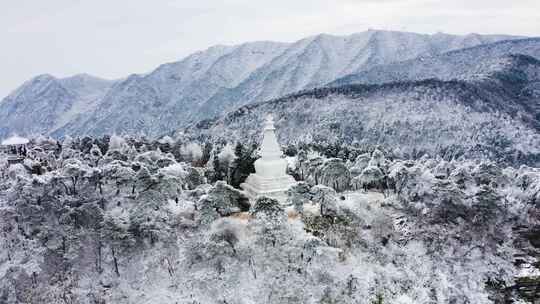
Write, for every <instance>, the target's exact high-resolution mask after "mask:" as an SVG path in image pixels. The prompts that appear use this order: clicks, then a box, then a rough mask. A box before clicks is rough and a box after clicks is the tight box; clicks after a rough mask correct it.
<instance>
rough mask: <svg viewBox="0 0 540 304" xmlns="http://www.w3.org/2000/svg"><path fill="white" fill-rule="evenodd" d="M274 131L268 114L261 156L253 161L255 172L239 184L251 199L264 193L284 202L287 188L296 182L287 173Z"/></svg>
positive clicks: (272, 121)
mask: <svg viewBox="0 0 540 304" xmlns="http://www.w3.org/2000/svg"><path fill="white" fill-rule="evenodd" d="M274 131H275V128H274V120H273V118H272V116H268V117H267V119H266V122H265V124H264V134H263V140H262V143H261V158H259V159H258V160H256V161H255V173H253V174H250V175H249V176H248V178H247V179H246V181H245V183H243V184H241V185H240V187H242V189H244V190H245V192H246V193H247V195H248V196H249V197H250V198H251V199H255V198H257V197H258V196H263V195H264V196H268V197H271V198H275V199H277V200H279V201H280V202H284V201H285V199H286V191H287V189H289V187H290V186H292V185H293V184H295V183H296V181H295V180H294V178H293V177H292V176H290V175H288V174H287V161H286V160H285V159H284V158H283V157H282V156H283V152H282V151H281V148H280V146H279V144H278V141H277V138H276V134H275V132H274Z"/></svg>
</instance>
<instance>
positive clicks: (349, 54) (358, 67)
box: [194, 31, 509, 118]
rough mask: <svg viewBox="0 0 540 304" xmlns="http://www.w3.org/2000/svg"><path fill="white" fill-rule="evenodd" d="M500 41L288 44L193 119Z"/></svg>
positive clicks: (354, 39)
mask: <svg viewBox="0 0 540 304" xmlns="http://www.w3.org/2000/svg"><path fill="white" fill-rule="evenodd" d="M508 38H509V37H504V36H480V35H474V34H471V35H467V36H452V35H446V34H435V35H420V34H413V33H404V32H392V31H367V32H363V33H358V34H353V35H350V36H346V37H339V36H331V35H318V36H315V37H310V38H306V39H303V40H300V41H298V42H296V43H294V44H292V45H291V46H290V47H289V48H288V49H287V50H286V51H285V52H284V53H283V54H281V55H280V56H278V57H277V58H276V59H275V60H273V61H272V62H270V63H269V64H267V65H265V66H263V67H261V68H260V69H258V70H256V71H255V72H254V73H253V74H252V75H251V76H250V77H249V78H248V79H247V80H246V81H244V82H243V83H241V84H240V85H239V86H237V87H235V88H233V89H229V90H223V91H221V92H220V94H216V95H215V96H213V97H212V98H211V99H210V100H209V101H208V102H207V103H206V104H205V105H204V106H203V107H201V109H200V110H199V111H198V112H197V114H196V115H195V116H194V117H195V118H204V117H210V116H213V115H216V114H220V113H222V111H223V109H224V108H225V109H227V110H232V109H233V108H236V107H237V106H239V105H241V104H247V103H251V102H258V101H263V100H268V99H271V98H276V97H279V96H283V95H286V94H290V93H293V92H297V91H299V90H304V89H311V88H316V87H319V86H321V85H323V84H325V83H328V82H330V81H332V79H337V78H340V77H342V76H344V75H347V74H350V73H352V72H353V71H364V70H367V69H369V68H372V67H374V66H377V65H382V64H389V63H392V62H399V61H403V60H408V59H412V58H417V57H419V56H420V57H430V56H433V55H436V54H440V53H443V52H446V51H449V50H456V49H461V48H466V47H470V46H475V45H479V44H484V43H491V42H494V41H499V40H501V39H508Z"/></svg>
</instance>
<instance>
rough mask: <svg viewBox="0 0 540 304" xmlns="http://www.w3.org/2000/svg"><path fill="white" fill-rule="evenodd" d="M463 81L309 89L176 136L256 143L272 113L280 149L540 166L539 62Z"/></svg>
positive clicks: (472, 73)
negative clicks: (316, 147) (338, 146)
mask: <svg viewBox="0 0 540 304" xmlns="http://www.w3.org/2000/svg"><path fill="white" fill-rule="evenodd" d="M488 62H489V64H487V63H488ZM456 69H457V70H459V69H460V68H459V67H456ZM477 72H478V73H477ZM461 75H463V76H466V77H464V79H451V80H443V79H423V80H404V81H398V82H388V83H382V84H349V85H342V86H337V87H335V86H334V87H332V86H330V87H326V88H317V89H313V90H307V91H304V92H300V93H297V94H292V95H289V96H286V97H282V98H278V99H274V100H271V101H268V102H261V103H255V104H249V105H245V106H243V107H240V108H239V109H237V110H236V111H233V112H230V113H228V114H227V115H225V116H223V117H217V118H214V119H209V120H204V121H201V122H199V123H197V124H194V125H192V126H190V127H188V128H186V129H184V130H181V131H180V133H181V134H182V135H187V136H190V137H191V138H192V139H199V140H206V139H208V138H216V139H220V138H221V139H224V140H229V141H231V140H232V141H235V140H239V141H242V142H246V141H252V140H255V141H257V139H258V138H259V137H260V135H261V134H260V131H259V130H261V129H262V123H263V121H264V119H265V116H266V115H267V114H268V113H272V114H273V115H274V116H275V117H277V121H276V128H277V134H278V137H279V140H280V142H281V143H282V144H297V143H299V142H305V143H312V142H315V143H317V142H320V143H325V144H328V143H343V142H346V143H348V144H356V145H361V146H362V145H363V146H366V147H369V146H372V147H373V146H381V147H383V148H384V149H388V150H394V153H395V154H396V155H397V156H400V157H406V158H416V157H420V156H422V155H425V154H427V155H440V156H442V157H444V158H445V159H448V160H450V159H455V158H459V157H461V156H466V157H468V158H477V159H486V158H487V159H491V160H495V161H497V162H500V163H506V164H511V165H520V164H528V165H532V166H536V167H537V166H538V165H540V133H539V131H540V61H539V60H537V59H536V58H534V57H531V56H528V55H521V54H520V55H516V54H511V55H503V56H501V57H498V58H490V59H489V60H487V61H482V60H480V61H478V62H477V63H476V64H473V63H471V66H469V67H468V68H467V69H463V74H461ZM181 134H177V136H180V135H181Z"/></svg>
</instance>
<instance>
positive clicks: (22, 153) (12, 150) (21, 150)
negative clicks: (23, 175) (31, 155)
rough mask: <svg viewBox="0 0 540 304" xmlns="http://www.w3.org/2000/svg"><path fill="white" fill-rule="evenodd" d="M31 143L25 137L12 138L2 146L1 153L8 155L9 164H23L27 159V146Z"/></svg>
mask: <svg viewBox="0 0 540 304" xmlns="http://www.w3.org/2000/svg"><path fill="white" fill-rule="evenodd" d="M29 142H30V141H29V140H28V139H26V138H24V137H20V136H12V137H10V138H8V139H6V140H4V141H2V143H1V144H0V151H1V152H3V153H5V154H7V159H8V163H9V164H10V165H11V164H18V163H22V162H23V161H24V159H25V158H26V153H27V150H26V145H27V144H28V143H29Z"/></svg>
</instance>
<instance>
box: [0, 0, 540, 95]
mask: <svg viewBox="0 0 540 304" xmlns="http://www.w3.org/2000/svg"><path fill="white" fill-rule="evenodd" d="M538 11H540V2H539V1H537V0H519V1H518V0H516V1H502V0H452V1H440V0H379V1H377V0H334V1H330V0H295V1H291V0H273V1H255V0H228V1H218V0H198V1H184V0H179V1H173V0H156V1H143V0H115V1H106V0H93V1H74V0H50V1H33V0H18V1H2V2H1V3H0V27H1V28H2V29H3V30H2V31H0V41H2V50H1V53H0V54H1V55H2V56H0V71H2V73H3V75H4V76H3V77H0V96H5V95H7V94H8V93H9V91H11V90H13V89H15V88H16V87H17V86H18V85H20V84H21V83H22V82H23V81H24V80H27V79H28V78H30V77H32V76H35V75H37V74H41V73H51V74H53V75H56V76H60V77H62V76H68V75H72V74H76V73H81V72H87V73H90V74H94V75H97V76H101V77H105V78H118V77H123V76H125V75H127V74H130V73H133V72H147V71H150V70H151V69H153V68H155V67H156V66H157V65H159V64H160V63H163V62H168V61H175V60H178V59H180V58H182V57H184V56H185V55H187V54H189V53H190V52H193V51H196V50H199V49H205V48H207V47H209V46H211V45H214V44H235V43H241V42H245V41H252V40H280V41H294V40H297V39H300V38H303V37H305V36H309V35H314V34H317V33H320V32H325V33H334V34H347V33H352V32H359V31H363V30H366V29H368V28H382V29H393V30H407V31H413V32H424V33H433V32H437V31H444V32H450V33H457V34H465V33H468V32H478V33H507V34H519V35H529V36H538V35H540V18H538V17H537V12H538ZM6 75H8V76H6Z"/></svg>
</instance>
